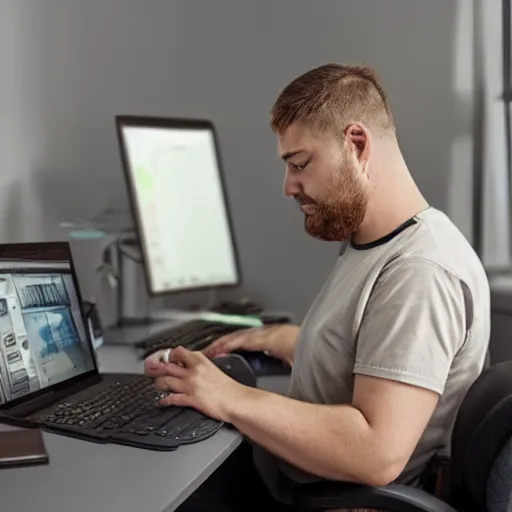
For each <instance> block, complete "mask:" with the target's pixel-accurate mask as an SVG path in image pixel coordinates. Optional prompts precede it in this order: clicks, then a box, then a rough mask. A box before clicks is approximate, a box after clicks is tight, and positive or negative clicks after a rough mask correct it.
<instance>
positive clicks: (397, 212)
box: [352, 169, 429, 244]
mask: <svg viewBox="0 0 512 512" xmlns="http://www.w3.org/2000/svg"><path fill="white" fill-rule="evenodd" d="M372 195H373V197H371V199H370V202H369V204H368V210H367V212H366V215H365V218H364V220H363V222H362V224H361V226H360V228H359V229H358V231H357V233H355V234H354V236H353V238H352V239H353V241H354V242H355V243H357V244H368V243H371V242H374V241H376V240H379V239H380V238H382V237H384V236H386V235H388V234H389V233H392V232H393V231H394V230H395V229H396V228H398V227H399V226H401V225H402V224H403V223H404V222H406V221H407V220H409V219H410V218H412V217H414V216H415V215H417V214H418V213H420V212H422V211H423V210H425V209H427V208H428V207H429V204H428V202H427V200H426V199H425V198H424V197H423V195H422V194H421V192H420V190H419V189H418V187H417V186H416V184H415V183H414V181H413V179H412V177H411V175H410V174H409V172H408V171H407V170H406V169H405V170H403V171H402V172H396V170H395V172H392V173H387V179H386V180H385V181H384V182H383V184H382V185H381V186H378V187H377V188H376V189H374V193H373V194H372Z"/></svg>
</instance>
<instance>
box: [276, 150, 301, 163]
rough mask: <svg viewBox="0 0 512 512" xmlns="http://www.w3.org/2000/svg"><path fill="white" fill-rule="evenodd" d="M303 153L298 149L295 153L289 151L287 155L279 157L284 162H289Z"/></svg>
mask: <svg viewBox="0 0 512 512" xmlns="http://www.w3.org/2000/svg"><path fill="white" fill-rule="evenodd" d="M303 151H304V150H303V149H299V150H297V151H289V152H288V153H285V154H284V155H281V158H282V159H283V160H284V161H285V162H286V161H287V160H290V158H292V157H294V156H295V155H298V154H299V153H302V152H303Z"/></svg>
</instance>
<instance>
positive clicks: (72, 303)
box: [0, 243, 256, 451]
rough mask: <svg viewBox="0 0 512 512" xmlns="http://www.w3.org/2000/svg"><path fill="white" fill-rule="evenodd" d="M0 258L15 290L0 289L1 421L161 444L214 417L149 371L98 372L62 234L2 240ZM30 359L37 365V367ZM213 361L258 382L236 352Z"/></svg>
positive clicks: (210, 429) (184, 439)
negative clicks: (176, 401) (32, 240)
mask: <svg viewBox="0 0 512 512" xmlns="http://www.w3.org/2000/svg"><path fill="white" fill-rule="evenodd" d="M0 259H2V261H3V265H4V266H3V267H2V271H3V273H4V275H5V276H8V277H9V279H10V281H9V282H12V284H11V286H12V290H13V293H12V297H11V296H9V297H8V299H7V298H4V299H0V317H1V319H2V326H3V327H2V329H3V330H2V335H1V340H0V341H1V343H0V359H1V360H2V361H4V363H5V364H4V368H3V369H4V371H5V372H6V373H7V374H8V378H7V379H2V381H1V382H0V422H3V423H8V424H12V425H15V426H20V427H29V428H34V427H39V428H41V429H43V430H47V431H50V432H54V433H57V434H61V435H66V436H71V437H76V438H79V439H83V440H89V441H94V442H99V443H114V444H124V445H129V446H134V447H137V448H145V449H152V450H161V451H165V450H174V449H176V448H177V447H178V446H180V445H182V444H190V443H196V442H198V441H201V440H203V439H206V438H208V437H210V436H212V435H213V434H215V433H216V432H217V431H218V430H219V429H220V428H221V427H222V425H223V423H222V422H219V421H217V420H214V419H212V418H209V417H207V416H205V415H203V414H201V413H200V412H198V411H196V410H193V409H188V408H184V407H173V406H171V407H162V406H160V405H159V400H160V398H162V396H165V395H162V394H161V393H159V392H158V391H157V390H156V389H155V387H154V382H153V380H152V379H150V378H148V377H145V376H140V375H132V374H103V375H100V373H99V370H98V366H97V363H96V358H95V353H94V348H93V345H92V343H91V336H90V334H91V333H90V331H89V329H87V327H86V325H87V324H86V318H85V315H84V311H83V308H81V307H80V305H82V304H83V303H82V301H81V297H80V289H79V286H78V282H77V279H76V272H75V269H74V266H73V261H72V258H71V253H70V249H69V244H68V243H45V244H9V245H0ZM7 300H9V304H7ZM2 301H3V302H2ZM2 304H3V305H4V306H5V307H3V306H2ZM7 305H9V306H10V307H7ZM21 312H23V313H21ZM15 322H16V323H15ZM14 325H17V326H18V327H17V328H16V330H15V329H14ZM20 332H23V333H26V335H25V336H20V335H19V333H20ZM27 337H28V339H27ZM35 361H37V366H38V368H42V369H43V370H44V371H39V372H36V364H35ZM218 364H219V366H220V367H221V368H222V369H223V370H225V371H226V372H228V373H230V374H231V375H232V376H233V377H234V378H240V379H241V380H242V381H243V382H244V383H245V384H248V385H250V384H251V383H252V384H253V385H255V384H256V378H255V377H254V374H253V373H252V371H251V370H250V368H249V367H248V365H247V364H246V363H245V362H244V361H243V360H242V359H241V358H240V357H237V356H235V355H230V356H228V358H223V359H222V360H220V361H218Z"/></svg>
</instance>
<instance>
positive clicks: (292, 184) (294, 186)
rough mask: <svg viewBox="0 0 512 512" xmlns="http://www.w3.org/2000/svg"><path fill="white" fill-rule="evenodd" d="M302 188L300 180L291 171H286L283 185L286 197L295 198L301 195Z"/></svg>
mask: <svg viewBox="0 0 512 512" xmlns="http://www.w3.org/2000/svg"><path fill="white" fill-rule="evenodd" d="M300 192H301V187H300V184H299V180H298V178H297V177H296V176H294V175H293V173H291V172H290V171H288V170H287V171H286V174H285V177H284V183H283V193H284V195H285V196H286V197H295V196H298V195H300Z"/></svg>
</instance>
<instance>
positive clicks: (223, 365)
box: [212, 354, 256, 388]
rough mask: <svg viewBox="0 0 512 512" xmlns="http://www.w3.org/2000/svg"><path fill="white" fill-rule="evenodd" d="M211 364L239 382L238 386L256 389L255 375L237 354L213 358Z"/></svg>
mask: <svg viewBox="0 0 512 512" xmlns="http://www.w3.org/2000/svg"><path fill="white" fill-rule="evenodd" d="M212 363H214V364H215V365H216V366H217V367H218V368H220V369H221V370H222V371H223V372H224V373H225V374H227V375H229V376H230V377H231V378H232V379H234V380H236V381H237V382H240V384H243V385H245V386H249V387H252V388H255V387H256V375H255V374H254V372H253V371H252V368H251V367H250V365H249V363H248V362H247V361H246V360H245V359H244V358H243V357H241V356H239V355H238V354H227V355H225V356H219V357H214V358H213V359H212Z"/></svg>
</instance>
